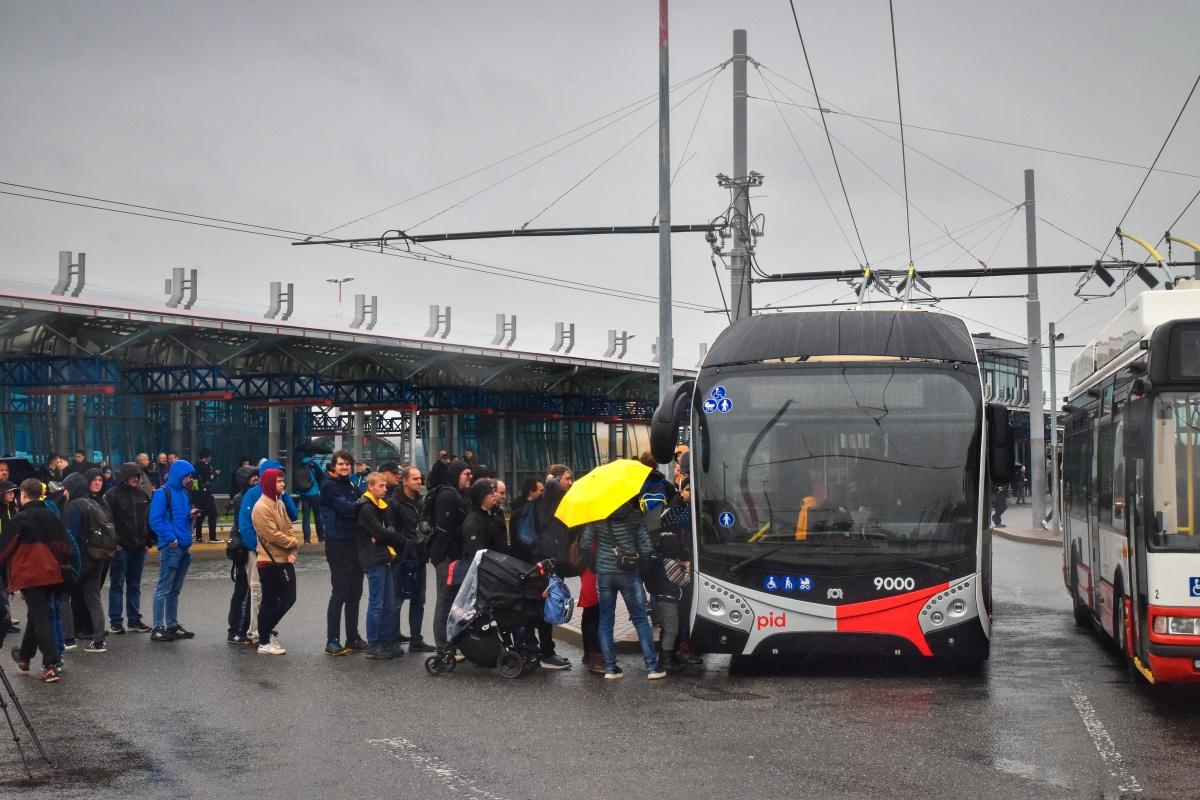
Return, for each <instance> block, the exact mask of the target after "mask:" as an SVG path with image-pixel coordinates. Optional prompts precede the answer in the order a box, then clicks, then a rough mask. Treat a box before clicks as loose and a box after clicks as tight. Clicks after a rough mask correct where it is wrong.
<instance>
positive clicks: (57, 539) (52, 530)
mask: <svg viewBox="0 0 1200 800" xmlns="http://www.w3.org/2000/svg"><path fill="white" fill-rule="evenodd" d="M70 562H71V546H70V544H69V543H68V541H67V532H66V529H65V528H63V524H62V520H60V519H59V518H58V516H57V515H56V514H55V513H54V512H53V511H51V510H50V509H48V508H46V504H45V503H43V502H42V501H40V500H35V501H34V502H32V503H28V504H27V505H26V506H25V507H24V508H23V509H21V513H19V514H17V516H15V517H13V519H12V522H11V523H10V524H9V525H7V526H6V527H5V531H4V535H3V536H0V572H3V571H5V570H6V571H7V584H6V585H7V589H8V591H10V592H19V591H21V590H22V589H33V588H36V587H39V586H57V585H59V584H60V583H62V565H63V564H67V563H70ZM76 569H78V566H76Z"/></svg>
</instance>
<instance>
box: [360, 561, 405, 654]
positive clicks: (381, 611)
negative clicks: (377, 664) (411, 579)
mask: <svg viewBox="0 0 1200 800" xmlns="http://www.w3.org/2000/svg"><path fill="white" fill-rule="evenodd" d="M366 575H367V644H369V645H370V646H371V647H372V648H375V647H389V646H391V645H392V644H395V642H396V631H397V627H396V624H397V623H398V622H399V617H398V616H397V614H396V575H395V573H394V572H393V571H392V566H391V565H390V564H380V565H378V566H375V567H370V568H369V569H367V570H366Z"/></svg>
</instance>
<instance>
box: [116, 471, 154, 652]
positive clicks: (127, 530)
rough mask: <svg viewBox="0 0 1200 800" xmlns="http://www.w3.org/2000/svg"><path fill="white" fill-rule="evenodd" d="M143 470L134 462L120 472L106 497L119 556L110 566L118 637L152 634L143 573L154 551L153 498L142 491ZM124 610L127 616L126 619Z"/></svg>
mask: <svg viewBox="0 0 1200 800" xmlns="http://www.w3.org/2000/svg"><path fill="white" fill-rule="evenodd" d="M141 481H142V470H141V468H139V467H138V465H137V464H136V463H134V462H132V461H130V462H127V463H125V464H122V465H121V466H120V467H118V468H117V485H116V486H114V487H113V488H112V489H110V490H109V491H108V493H107V494H105V495H104V502H105V503H106V504H107V505H108V509H109V512H110V513H111V514H112V518H113V527H114V528H116V532H117V555H116V557H115V558H113V560H112V561H111V562H110V564H109V577H108V621H109V630H111V631H112V632H113V634H114V635H118V636H119V635H121V634H123V633H125V631H126V628H125V626H124V625H123V624H122V622H123V620H124V619H125V618H128V620H129V628H128V630H130V631H132V632H134V633H149V632H150V626H149V625H147V624H146V623H144V622H142V588H141V587H142V570H143V569H144V568H145V566H146V552H147V551H148V550H149V549H150V543H151V541H152V538H151V537H152V536H153V534H151V533H150V525H149V522H148V520H149V514H150V498H149V497H147V496H146V494H145V492H143V491H142V488H141ZM122 610H124V612H125V613H124V615H122Z"/></svg>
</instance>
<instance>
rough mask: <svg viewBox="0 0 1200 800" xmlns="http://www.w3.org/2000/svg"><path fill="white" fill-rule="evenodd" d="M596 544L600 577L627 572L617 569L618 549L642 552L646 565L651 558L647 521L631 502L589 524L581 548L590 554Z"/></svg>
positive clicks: (597, 571)
mask: <svg viewBox="0 0 1200 800" xmlns="http://www.w3.org/2000/svg"><path fill="white" fill-rule="evenodd" d="M593 541H594V542H595V548H596V574H597V575H603V574H604V573H606V572H622V571H623V570H621V569H620V568H619V567H618V566H617V556H616V553H614V552H613V548H614V547H617V548H620V549H621V550H624V551H625V552H627V553H633V552H636V553H638V554H639V555H640V556H641V557H642V560H643V562H645V561H646V559H648V558H650V555H651V547H650V534H649V532H648V531H647V530H646V523H645V518H644V517H643V516H642V513H641V512H640V511H639V510H638V509H637V507H636V506H634V505H632V504H631V503H624V504H623V505H622V506H621V507H620V508H618V509H617V510H616V511H614V512H613V513H612V514H609V515H608V519H606V520H601V521H600V522H593V523H591V524H590V525H587V526H586V527H585V528H584V529H583V537H582V538H581V539H580V540H579V546H580V548H581V549H582V550H583V551H584V552H585V553H586V552H588V550H590V549H591V548H592V543H593Z"/></svg>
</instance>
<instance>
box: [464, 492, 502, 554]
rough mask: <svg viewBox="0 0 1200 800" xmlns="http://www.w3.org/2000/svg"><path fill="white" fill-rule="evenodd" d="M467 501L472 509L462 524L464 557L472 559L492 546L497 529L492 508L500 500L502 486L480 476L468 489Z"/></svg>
mask: <svg viewBox="0 0 1200 800" xmlns="http://www.w3.org/2000/svg"><path fill="white" fill-rule="evenodd" d="M467 502H468V503H470V505H471V510H470V512H468V513H467V518H466V519H464V520H463V524H462V557H463V558H464V559H465V560H467V561H470V560H471V559H473V558H474V557H475V554H476V553H478V552H479V551H480V550H487V549H488V547H490V546H491V542H492V539H493V537H494V535H495V531H496V524H495V523H494V522H493V521H492V510H493V509H494V508H495V507H496V505H497V504H498V503H499V502H500V487H499V486H497V485H496V482H495V481H494V480H492V479H491V478H480V479H479V480H477V481H475V482H474V483H472V484H471V488H470V489H469V490H468V491H467Z"/></svg>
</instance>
